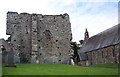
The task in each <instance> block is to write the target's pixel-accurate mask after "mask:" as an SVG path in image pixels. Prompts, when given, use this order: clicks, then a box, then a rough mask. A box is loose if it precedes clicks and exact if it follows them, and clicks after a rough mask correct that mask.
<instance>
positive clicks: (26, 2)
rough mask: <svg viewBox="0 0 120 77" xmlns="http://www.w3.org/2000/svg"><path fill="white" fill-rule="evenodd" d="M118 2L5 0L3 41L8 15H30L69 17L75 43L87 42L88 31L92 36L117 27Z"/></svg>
mask: <svg viewBox="0 0 120 77" xmlns="http://www.w3.org/2000/svg"><path fill="white" fill-rule="evenodd" d="M118 1H119V0H94V2H93V0H2V1H0V38H5V39H7V37H8V36H7V35H6V13H7V12H8V11H13V12H18V13H22V12H27V13H30V14H32V13H37V14H43V15H45V14H48V15H59V14H64V13H68V14H69V16H70V22H71V29H72V34H73V41H76V42H78V41H79V40H81V39H84V32H85V28H87V29H88V32H89V35H90V36H93V35H95V34H97V33H99V32H101V31H104V30H105V29H108V28H110V27H112V26H114V25H117V24H118Z"/></svg>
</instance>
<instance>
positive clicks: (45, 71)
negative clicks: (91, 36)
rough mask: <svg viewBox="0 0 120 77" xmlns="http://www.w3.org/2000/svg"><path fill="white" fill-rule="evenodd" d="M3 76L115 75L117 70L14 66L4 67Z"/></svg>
mask: <svg viewBox="0 0 120 77" xmlns="http://www.w3.org/2000/svg"><path fill="white" fill-rule="evenodd" d="M4 66H5V64H3V70H2V72H3V75H117V74H118V69H108V68H97V67H80V66H76V65H74V66H72V65H64V64H16V66H17V67H16V68H13V67H4Z"/></svg>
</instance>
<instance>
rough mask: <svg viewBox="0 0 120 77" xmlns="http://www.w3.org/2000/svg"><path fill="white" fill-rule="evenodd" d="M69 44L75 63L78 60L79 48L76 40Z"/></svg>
mask: <svg viewBox="0 0 120 77" xmlns="http://www.w3.org/2000/svg"><path fill="white" fill-rule="evenodd" d="M71 45H72V49H73V50H74V55H73V60H74V62H75V64H77V63H78V62H79V60H80V59H79V55H78V50H79V49H80V47H79V46H78V44H77V43H76V42H72V43H71Z"/></svg>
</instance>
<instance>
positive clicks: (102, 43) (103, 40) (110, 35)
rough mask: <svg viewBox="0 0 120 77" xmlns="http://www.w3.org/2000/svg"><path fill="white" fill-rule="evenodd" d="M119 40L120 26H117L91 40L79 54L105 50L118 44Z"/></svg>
mask: <svg viewBox="0 0 120 77" xmlns="http://www.w3.org/2000/svg"><path fill="white" fill-rule="evenodd" d="M119 38H120V24H119V25H115V26H113V27H111V28H109V29H107V30H105V31H103V32H100V33H99V34H97V35H95V36H92V37H91V38H89V39H88V40H87V41H86V42H85V44H84V45H83V47H82V48H81V49H80V51H79V53H83V52H89V51H92V50H96V49H100V48H104V47H107V46H110V45H115V44H118V43H119Z"/></svg>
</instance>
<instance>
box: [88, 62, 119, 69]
mask: <svg viewBox="0 0 120 77" xmlns="http://www.w3.org/2000/svg"><path fill="white" fill-rule="evenodd" d="M118 65H119V64H118V63H116V64H95V65H90V67H91V66H92V67H105V68H119V67H118Z"/></svg>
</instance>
